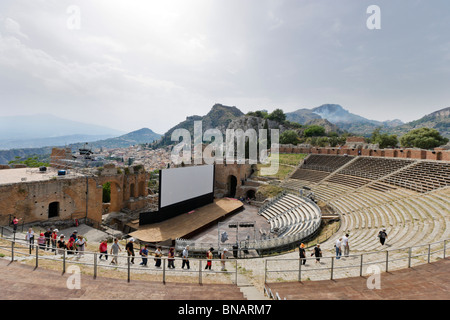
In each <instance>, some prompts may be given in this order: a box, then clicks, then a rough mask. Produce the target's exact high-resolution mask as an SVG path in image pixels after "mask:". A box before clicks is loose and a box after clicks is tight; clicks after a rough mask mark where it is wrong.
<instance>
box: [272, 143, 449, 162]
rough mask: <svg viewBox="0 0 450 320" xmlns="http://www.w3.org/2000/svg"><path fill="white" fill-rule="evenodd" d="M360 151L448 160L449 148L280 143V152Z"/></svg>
mask: <svg viewBox="0 0 450 320" xmlns="http://www.w3.org/2000/svg"><path fill="white" fill-rule="evenodd" d="M359 151H361V155H362V156H366V157H388V158H403V159H418V160H439V161H450V150H446V149H443V148H435V149H434V150H422V149H359V148H347V147H345V146H344V147H341V148H339V147H337V148H330V147H328V148H318V147H303V146H302V147H297V146H294V145H280V149H279V152H280V153H307V154H310V153H311V154H331V155H344V154H347V155H352V156H357V155H358V154H359Z"/></svg>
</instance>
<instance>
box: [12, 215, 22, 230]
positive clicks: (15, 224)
mask: <svg viewBox="0 0 450 320" xmlns="http://www.w3.org/2000/svg"><path fill="white" fill-rule="evenodd" d="M20 220H22V218H20V219H17V217H14V219H13V221H12V223H13V228H14V232H16V231H17V225H18V224H19V221H20Z"/></svg>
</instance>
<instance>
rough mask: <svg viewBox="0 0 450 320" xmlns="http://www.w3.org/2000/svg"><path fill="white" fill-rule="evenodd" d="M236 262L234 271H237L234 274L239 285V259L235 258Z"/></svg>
mask: <svg viewBox="0 0 450 320" xmlns="http://www.w3.org/2000/svg"><path fill="white" fill-rule="evenodd" d="M235 263H236V268H235V270H234V272H235V274H234V276H235V277H236V278H235V285H237V284H238V260H237V259H235Z"/></svg>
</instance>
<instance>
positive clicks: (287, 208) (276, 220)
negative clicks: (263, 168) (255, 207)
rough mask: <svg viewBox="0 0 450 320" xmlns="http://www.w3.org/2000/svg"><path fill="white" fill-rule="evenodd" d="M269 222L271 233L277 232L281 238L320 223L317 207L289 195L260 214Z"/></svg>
mask: <svg viewBox="0 0 450 320" xmlns="http://www.w3.org/2000/svg"><path fill="white" fill-rule="evenodd" d="M260 214H261V215H262V216H263V217H264V218H266V219H267V220H268V222H269V223H270V227H271V232H275V231H277V232H278V233H280V234H281V236H287V235H293V234H295V233H298V232H300V231H302V230H306V229H308V228H309V227H311V226H312V223H313V222H317V221H320V218H321V215H320V212H319V210H318V208H317V207H315V206H314V205H312V204H311V203H309V202H308V201H306V200H304V199H303V198H300V197H298V196H295V195H293V194H289V193H287V194H286V195H284V196H283V197H281V198H280V199H278V200H277V201H275V202H274V203H273V204H272V205H270V206H268V207H267V208H265V209H264V210H263V211H262V212H261V213H260Z"/></svg>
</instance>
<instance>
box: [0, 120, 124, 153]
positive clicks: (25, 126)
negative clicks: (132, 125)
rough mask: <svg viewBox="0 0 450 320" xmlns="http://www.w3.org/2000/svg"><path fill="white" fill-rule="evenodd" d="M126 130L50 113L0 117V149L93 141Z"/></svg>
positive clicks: (110, 136)
mask: <svg viewBox="0 0 450 320" xmlns="http://www.w3.org/2000/svg"><path fill="white" fill-rule="evenodd" d="M125 133H126V132H123V131H120V130H116V129H112V128H108V127H106V126H99V125H94V124H88V123H84V122H79V121H73V120H68V119H63V118H60V117H56V116H54V115H51V114H34V115H26V116H3V117H0V150H2V149H11V148H38V147H45V146H52V145H57V146H61V145H62V146H64V145H67V144H70V143H75V142H80V141H86V142H91V141H96V140H100V139H107V138H113V137H117V136H119V135H123V134H125Z"/></svg>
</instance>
